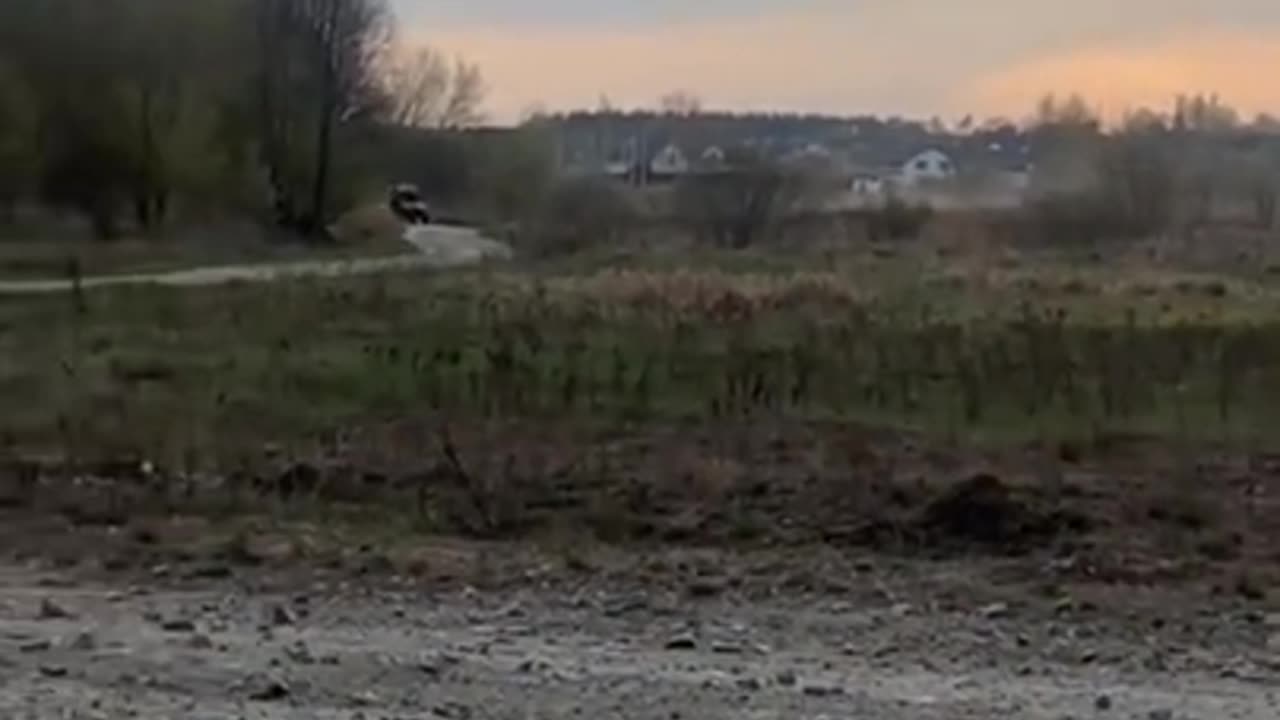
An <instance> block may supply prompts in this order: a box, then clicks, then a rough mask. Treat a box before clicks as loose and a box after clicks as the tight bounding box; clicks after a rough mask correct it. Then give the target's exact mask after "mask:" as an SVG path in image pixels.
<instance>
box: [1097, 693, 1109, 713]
mask: <svg viewBox="0 0 1280 720" xmlns="http://www.w3.org/2000/svg"><path fill="white" fill-rule="evenodd" d="M1093 707H1094V708H1095V709H1096V710H1098V711H1099V712H1106V711H1107V710H1110V709H1111V696H1110V695H1099V696H1098V697H1097V698H1096V699H1095V700H1094V701H1093Z"/></svg>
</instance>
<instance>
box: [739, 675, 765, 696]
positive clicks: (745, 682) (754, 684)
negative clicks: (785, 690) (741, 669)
mask: <svg viewBox="0 0 1280 720" xmlns="http://www.w3.org/2000/svg"><path fill="white" fill-rule="evenodd" d="M762 687H763V684H762V683H761V682H760V681H759V680H757V679H756V678H753V677H745V678H738V689H739V690H746V691H747V692H756V691H758V690H760V688H762Z"/></svg>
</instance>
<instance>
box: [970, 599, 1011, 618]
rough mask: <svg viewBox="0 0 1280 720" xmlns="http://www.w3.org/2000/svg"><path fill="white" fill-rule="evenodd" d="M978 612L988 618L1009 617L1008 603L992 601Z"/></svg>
mask: <svg viewBox="0 0 1280 720" xmlns="http://www.w3.org/2000/svg"><path fill="white" fill-rule="evenodd" d="M978 614H979V615H981V616H982V617H984V618H986V619H988V620H998V619H1000V618H1006V617H1009V603H1002V602H998V603H992V604H990V605H988V606H986V607H984V608H982V609H981V610H979V611H978Z"/></svg>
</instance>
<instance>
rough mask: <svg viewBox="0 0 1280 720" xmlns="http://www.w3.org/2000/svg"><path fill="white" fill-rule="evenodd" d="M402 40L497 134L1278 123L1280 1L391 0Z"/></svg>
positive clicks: (1279, 108)
mask: <svg viewBox="0 0 1280 720" xmlns="http://www.w3.org/2000/svg"><path fill="white" fill-rule="evenodd" d="M393 1H394V2H395V4H396V7H397V11H398V13H399V15H400V17H401V19H402V21H403V24H404V28H405V31H406V36H408V37H409V38H410V39H411V41H412V42H415V43H425V44H428V45H431V46H433V47H435V48H437V49H439V50H442V51H445V52H447V53H449V54H456V55H460V56H462V57H465V58H466V59H468V60H469V61H472V62H475V63H477V64H479V65H480V66H481V68H482V70H483V71H484V73H485V76H486V78H487V80H488V84H489V87H490V95H489V108H488V110H489V112H490V115H491V117H492V118H493V119H494V120H495V121H510V120H514V119H517V118H518V117H520V116H521V115H522V114H523V113H525V112H527V111H529V110H532V109H534V108H541V109H549V110H558V109H566V108H575V107H595V106H597V105H599V104H600V101H601V98H608V101H609V102H610V104H612V105H613V106H615V107H621V108H630V107H654V106H656V105H657V103H658V100H659V98H660V97H661V96H663V95H664V94H667V93H669V92H672V91H683V92H687V93H692V94H693V95H696V96H697V97H699V98H701V99H702V101H703V104H704V106H706V107H708V108H716V109H732V110H752V109H760V110H763V109H770V110H794V111H813V112H824V113H836V114H862V113H875V114H891V115H903V116H909V117H920V118H927V117H934V116H938V117H941V118H943V119H947V120H954V119H958V118H960V117H963V116H965V115H968V114H973V115H975V116H978V117H994V116H1001V117H1007V118H1012V119H1019V118H1022V117H1024V116H1026V115H1028V114H1030V112H1031V111H1032V109H1033V108H1034V105H1035V103H1036V100H1037V99H1038V98H1040V97H1042V96H1044V95H1045V94H1046V93H1049V92H1055V93H1058V94H1067V93H1071V92H1078V93H1080V94H1082V95H1084V96H1085V97H1087V98H1088V99H1089V100H1090V101H1091V102H1093V103H1094V104H1095V105H1096V106H1097V107H1099V108H1100V109H1101V110H1102V111H1103V112H1104V113H1105V114H1107V115H1109V116H1118V115H1120V114H1122V113H1124V112H1125V111H1127V110H1131V109H1133V108H1135V107H1140V106H1157V107H1169V106H1171V105H1172V101H1173V98H1174V97H1175V96H1176V95H1177V94H1179V93H1183V92H1216V93H1218V94H1219V95H1220V96H1221V97H1222V98H1223V99H1224V100H1225V101H1227V102H1229V103H1231V104H1232V105H1234V106H1236V107H1238V108H1240V109H1241V110H1242V111H1244V112H1246V113H1248V114H1253V113H1257V112H1272V113H1274V114H1278V115H1280V0H736V1H735V0H393Z"/></svg>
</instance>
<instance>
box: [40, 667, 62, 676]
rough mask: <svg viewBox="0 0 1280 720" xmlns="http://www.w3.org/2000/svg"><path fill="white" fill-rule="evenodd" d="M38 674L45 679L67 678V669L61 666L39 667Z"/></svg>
mask: <svg viewBox="0 0 1280 720" xmlns="http://www.w3.org/2000/svg"><path fill="white" fill-rule="evenodd" d="M40 674H41V675H43V676H45V677H47V678H64V677H66V676H67V669H66V668H65V667H63V666H61V665H41V666H40Z"/></svg>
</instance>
